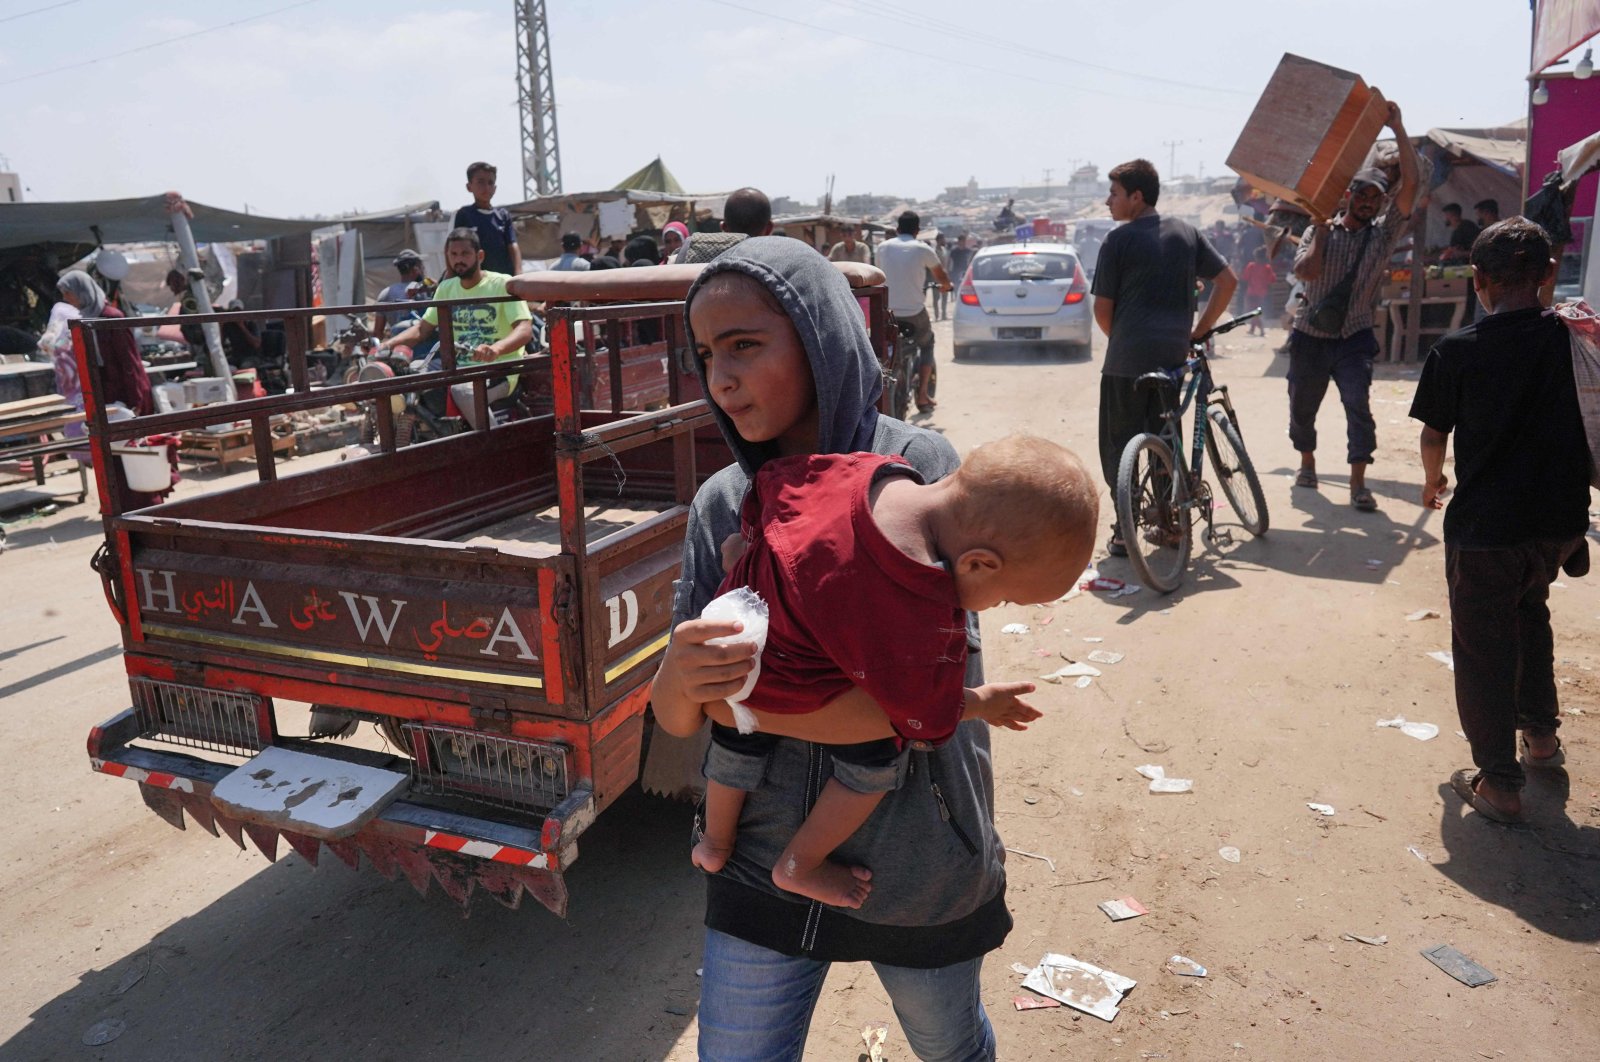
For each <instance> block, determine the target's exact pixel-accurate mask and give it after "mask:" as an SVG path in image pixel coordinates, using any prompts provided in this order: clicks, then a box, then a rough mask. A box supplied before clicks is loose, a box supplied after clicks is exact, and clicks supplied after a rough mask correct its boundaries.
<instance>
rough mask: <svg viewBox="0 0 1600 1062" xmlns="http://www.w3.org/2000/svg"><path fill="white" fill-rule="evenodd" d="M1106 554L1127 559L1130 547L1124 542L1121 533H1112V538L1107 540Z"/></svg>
mask: <svg viewBox="0 0 1600 1062" xmlns="http://www.w3.org/2000/svg"><path fill="white" fill-rule="evenodd" d="M1106 552H1107V553H1109V554H1110V555H1111V556H1113V557H1126V556H1127V555H1128V546H1127V544H1126V543H1124V542H1123V541H1122V535H1121V533H1120V532H1118V531H1112V532H1111V537H1110V538H1108V539H1106Z"/></svg>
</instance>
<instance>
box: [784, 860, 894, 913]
mask: <svg viewBox="0 0 1600 1062" xmlns="http://www.w3.org/2000/svg"><path fill="white" fill-rule="evenodd" d="M871 877H872V871H870V870H868V869H867V868H866V867H847V866H845V865H844V864H843V863H835V862H833V861H832V860H826V859H825V860H823V861H822V862H821V863H818V864H817V865H816V866H815V867H809V868H806V867H800V866H797V865H796V864H795V860H794V857H793V856H784V857H783V858H782V860H781V861H780V862H779V864H778V865H777V866H775V867H773V868H772V883H773V884H774V885H776V886H778V888H780V889H783V890H784V891H786V892H794V893H799V894H800V895H801V896H806V897H809V898H810V899H813V900H819V901H821V902H822V903H825V904H828V905H829V906H831V907H851V908H855V907H860V906H861V905H862V904H863V903H865V902H866V899H867V894H868V893H869V892H871V891H872V884H871V882H870V881H868V879H869V878H871Z"/></svg>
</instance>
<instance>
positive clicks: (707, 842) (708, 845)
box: [689, 837, 733, 874]
mask: <svg viewBox="0 0 1600 1062" xmlns="http://www.w3.org/2000/svg"><path fill="white" fill-rule="evenodd" d="M732 854H733V845H731V844H718V843H717V842H716V841H713V840H712V839H711V838H709V837H702V838H700V843H699V844H697V845H695V846H694V851H693V852H691V853H690V854H689V858H690V859H692V860H694V865H695V866H697V867H699V868H700V869H701V870H703V871H705V872H706V873H707V874H715V873H716V872H717V871H719V870H721V869H722V868H723V867H725V866H727V865H728V857H729V856H730V855H732Z"/></svg>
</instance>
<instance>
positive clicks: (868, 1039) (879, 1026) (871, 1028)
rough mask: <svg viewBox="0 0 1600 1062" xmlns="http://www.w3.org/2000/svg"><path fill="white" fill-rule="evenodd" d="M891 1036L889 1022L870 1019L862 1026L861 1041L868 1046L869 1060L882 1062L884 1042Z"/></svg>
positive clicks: (867, 1055) (870, 1061)
mask: <svg viewBox="0 0 1600 1062" xmlns="http://www.w3.org/2000/svg"><path fill="white" fill-rule="evenodd" d="M888 1038H889V1023H888V1022H886V1021H869V1022H868V1023H867V1024H865V1025H863V1026H862V1027H861V1042H862V1043H864V1044H866V1046H867V1054H866V1057H867V1060H868V1062H882V1060H883V1042H884V1041H885V1040H887V1039H888Z"/></svg>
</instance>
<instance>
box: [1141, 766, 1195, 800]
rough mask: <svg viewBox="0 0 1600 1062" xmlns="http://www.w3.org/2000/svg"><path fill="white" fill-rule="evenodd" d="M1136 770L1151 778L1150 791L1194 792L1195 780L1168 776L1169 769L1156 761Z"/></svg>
mask: <svg viewBox="0 0 1600 1062" xmlns="http://www.w3.org/2000/svg"><path fill="white" fill-rule="evenodd" d="M1134 770H1136V771H1138V772H1139V773H1140V774H1142V775H1144V776H1145V777H1146V778H1148V779H1150V792H1152V793H1192V792H1193V791H1194V782H1193V781H1191V780H1190V779H1188V778H1168V777H1167V769H1166V768H1165V767H1160V766H1157V765H1156V764H1154V763H1147V764H1145V765H1144V766H1142V767H1135V768H1134Z"/></svg>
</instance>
